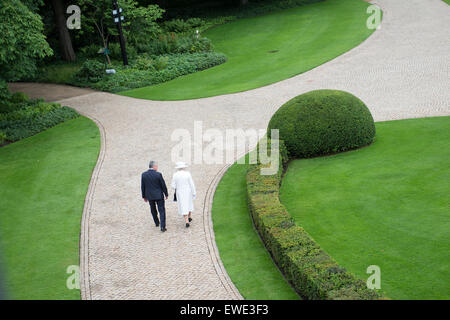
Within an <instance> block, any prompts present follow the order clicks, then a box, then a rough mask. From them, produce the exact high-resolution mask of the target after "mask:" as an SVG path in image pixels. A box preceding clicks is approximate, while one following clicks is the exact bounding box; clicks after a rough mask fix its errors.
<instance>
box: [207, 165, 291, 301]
mask: <svg viewBox="0 0 450 320" xmlns="http://www.w3.org/2000/svg"><path fill="white" fill-rule="evenodd" d="M247 169H248V165H241V164H234V165H233V166H232V167H231V168H229V169H228V171H227V172H226V173H225V175H224V177H223V178H222V180H221V181H220V183H219V185H218V187H217V190H216V193H215V195H214V203H213V208H212V218H213V224H214V234H215V237H216V243H217V246H218V248H219V253H220V258H221V259H222V261H223V264H224V266H225V268H226V270H227V272H228V275H229V276H230V278H231V280H232V281H233V283H234V284H235V286H236V287H237V288H238V290H239V292H240V293H241V294H242V296H243V297H244V298H246V299H300V298H299V296H298V295H297V294H296V293H295V291H294V290H293V289H292V288H291V287H290V286H289V284H288V283H287V282H286V280H285V279H284V278H283V276H282V274H281V273H280V271H279V270H278V268H277V267H276V265H275V264H274V263H273V261H272V259H271V257H270V255H269V253H268V252H267V250H266V249H265V248H264V245H263V244H262V242H261V240H260V239H259V236H258V234H257V233H256V231H255V229H254V228H253V223H252V220H251V217H250V213H249V212H248V209H247V191H246V182H245V176H246V172H247Z"/></svg>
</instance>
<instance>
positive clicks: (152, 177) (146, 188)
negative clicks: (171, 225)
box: [141, 161, 169, 232]
mask: <svg viewBox="0 0 450 320" xmlns="http://www.w3.org/2000/svg"><path fill="white" fill-rule="evenodd" d="M149 167H150V169H149V170H147V171H145V172H144V173H143V174H142V178H141V190H142V198H143V199H144V201H145V202H147V201H148V202H149V204H150V211H151V213H152V216H153V221H155V225H156V226H157V227H159V226H160V225H161V231H162V232H165V231H166V230H167V229H166V208H165V207H164V197H165V198H166V200H167V198H168V196H169V194H168V193H167V187H166V182H165V181H164V178H163V176H162V174H161V173H159V172H158V164H157V163H156V161H150V165H149ZM156 206H158V212H159V217H160V219H161V224H160V222H159V219H158V212H157V211H156Z"/></svg>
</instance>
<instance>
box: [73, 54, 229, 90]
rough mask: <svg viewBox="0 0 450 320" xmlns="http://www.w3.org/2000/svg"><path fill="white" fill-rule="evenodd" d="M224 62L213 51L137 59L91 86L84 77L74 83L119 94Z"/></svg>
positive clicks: (223, 57) (119, 67) (220, 55)
mask: <svg viewBox="0 0 450 320" xmlns="http://www.w3.org/2000/svg"><path fill="white" fill-rule="evenodd" d="M225 61H226V57H225V56H224V55H223V54H219V53H214V52H205V53H194V54H173V55H167V56H159V57H154V58H151V57H140V58H139V59H137V60H135V62H134V63H133V64H132V65H131V66H130V67H123V66H121V65H117V66H114V68H115V69H116V71H117V73H116V74H109V75H105V76H104V77H103V78H102V79H101V80H100V81H96V82H95V83H94V82H89V81H88V80H87V79H86V78H84V79H83V78H78V80H77V81H75V82H74V83H73V84H75V85H81V86H89V87H92V88H94V89H98V90H103V91H109V92H119V91H124V90H128V89H134V88H141V87H145V86H150V85H155V84H158V83H162V82H166V81H169V80H172V79H175V78H177V77H180V76H183V75H186V74H190V73H194V72H197V71H201V70H204V69H208V68H211V67H213V66H216V65H218V64H221V63H224V62H225ZM100 64H101V63H100ZM81 74H82V72H81V71H80V75H81ZM93 79H94V80H95V79H96V78H95V77H94V78H93Z"/></svg>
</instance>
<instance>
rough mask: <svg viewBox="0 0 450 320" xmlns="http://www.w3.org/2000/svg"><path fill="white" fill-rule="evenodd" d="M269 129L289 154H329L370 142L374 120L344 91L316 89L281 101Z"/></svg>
mask: <svg viewBox="0 0 450 320" xmlns="http://www.w3.org/2000/svg"><path fill="white" fill-rule="evenodd" d="M268 129H269V133H270V129H279V130H280V131H279V134H280V139H283V140H284V142H285V143H286V147H287V149H288V151H289V153H290V154H291V156H293V157H312V156H317V155H324V154H331V153H336V152H341V151H346V150H350V149H355V148H358V147H362V146H366V145H368V144H370V143H372V141H373V139H374V137H375V124H374V121H373V118H372V115H371V113H370V111H369V109H368V108H367V107H366V105H365V104H364V103H363V102H362V101H361V100H359V99H358V98H356V97H355V96H353V95H352V94H350V93H348V92H344V91H337V90H316V91H311V92H308V93H305V94H302V95H300V96H298V97H296V98H294V99H292V100H290V101H288V102H287V103H285V104H284V105H283V106H282V107H281V108H280V109H278V111H277V112H276V113H275V114H274V115H273V117H272V119H271V120H270V122H269V126H268Z"/></svg>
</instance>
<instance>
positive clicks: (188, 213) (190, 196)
mask: <svg viewBox="0 0 450 320" xmlns="http://www.w3.org/2000/svg"><path fill="white" fill-rule="evenodd" d="M186 168H187V165H186V164H185V163H184V162H177V163H176V166H175V169H176V170H177V171H176V172H175V173H174V174H173V178H172V188H173V189H175V194H176V198H177V203H178V214H180V215H182V216H183V217H184V220H185V221H186V228H189V226H190V222H191V221H192V212H193V211H194V200H195V185H194V181H193V180H192V176H191V173H190V172H189V171H187V170H186Z"/></svg>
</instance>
